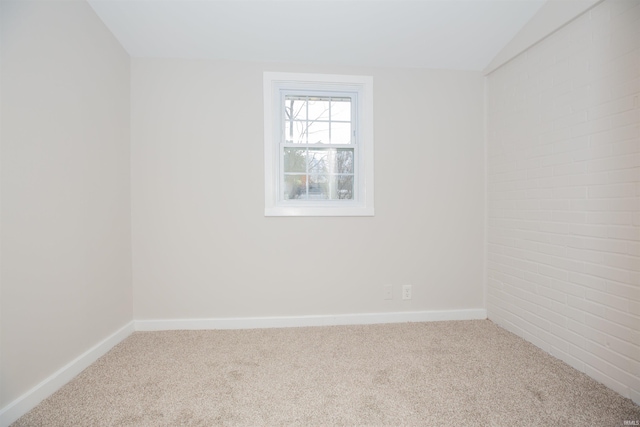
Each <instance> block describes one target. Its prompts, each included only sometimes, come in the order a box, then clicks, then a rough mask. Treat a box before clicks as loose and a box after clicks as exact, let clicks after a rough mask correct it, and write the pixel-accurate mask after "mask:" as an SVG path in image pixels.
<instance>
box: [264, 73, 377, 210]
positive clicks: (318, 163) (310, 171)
mask: <svg viewBox="0 0 640 427" xmlns="http://www.w3.org/2000/svg"><path fill="white" fill-rule="evenodd" d="M372 83H373V79H372V78H371V77H360V76H336V75H314V74H289V73H265V74H264V117H265V123H264V127H265V215H267V216H371V215H373V213H374V210H373V121H372V118H373V88H372Z"/></svg>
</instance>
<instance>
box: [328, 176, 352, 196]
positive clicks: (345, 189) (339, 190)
mask: <svg viewBox="0 0 640 427" xmlns="http://www.w3.org/2000/svg"><path fill="white" fill-rule="evenodd" d="M331 198H332V199H344V200H353V175H346V176H345V175H342V176H340V175H338V176H335V175H334V176H332V177H331Z"/></svg>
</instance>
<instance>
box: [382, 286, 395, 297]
mask: <svg viewBox="0 0 640 427" xmlns="http://www.w3.org/2000/svg"><path fill="white" fill-rule="evenodd" d="M384 299H393V285H385V286H384Z"/></svg>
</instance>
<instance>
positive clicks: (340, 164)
mask: <svg viewBox="0 0 640 427" xmlns="http://www.w3.org/2000/svg"><path fill="white" fill-rule="evenodd" d="M331 166H332V172H333V173H353V148H344V149H343V148H340V149H338V150H335V152H334V156H333V162H332V164H331Z"/></svg>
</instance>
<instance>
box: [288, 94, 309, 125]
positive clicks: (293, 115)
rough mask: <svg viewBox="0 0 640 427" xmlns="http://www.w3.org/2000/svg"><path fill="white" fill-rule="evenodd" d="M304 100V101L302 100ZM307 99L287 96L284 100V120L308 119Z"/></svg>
mask: <svg viewBox="0 0 640 427" xmlns="http://www.w3.org/2000/svg"><path fill="white" fill-rule="evenodd" d="M301 98H302V99H301ZM305 98H306V97H299V96H286V97H285V100H284V111H285V115H284V118H285V120H286V119H289V120H291V119H295V120H306V119H307V102H306V101H305Z"/></svg>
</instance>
